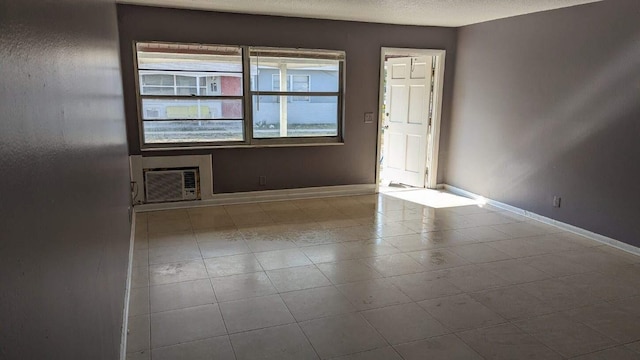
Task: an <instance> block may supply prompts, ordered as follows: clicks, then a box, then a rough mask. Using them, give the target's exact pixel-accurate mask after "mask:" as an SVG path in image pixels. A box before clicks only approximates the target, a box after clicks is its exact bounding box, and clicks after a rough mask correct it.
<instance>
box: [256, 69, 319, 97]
mask: <svg viewBox="0 0 640 360" xmlns="http://www.w3.org/2000/svg"><path fill="white" fill-rule="evenodd" d="M310 79H311V76H310V75H289V76H288V77H287V91H291V92H309V90H310V89H311V86H310V81H309V80H310ZM271 83H272V86H271V89H272V90H273V91H280V75H279V74H272V75H271ZM252 88H253V87H252ZM289 101H309V97H308V96H291V97H289ZM278 102H280V101H279V99H278Z"/></svg>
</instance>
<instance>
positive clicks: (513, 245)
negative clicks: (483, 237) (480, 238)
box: [487, 238, 554, 258]
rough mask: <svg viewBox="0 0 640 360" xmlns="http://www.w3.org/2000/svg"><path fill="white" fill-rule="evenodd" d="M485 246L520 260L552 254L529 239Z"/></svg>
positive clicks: (498, 242) (494, 242) (510, 240)
mask: <svg viewBox="0 0 640 360" xmlns="http://www.w3.org/2000/svg"><path fill="white" fill-rule="evenodd" d="M487 245H489V246H491V247H492V248H494V249H498V250H500V251H502V252H503V253H505V254H508V255H509V256H511V257H512V258H521V257H526V256H535V255H542V254H548V253H551V252H554V251H549V250H548V249H547V248H545V247H543V246H540V245H538V244H537V243H536V242H535V241H531V240H530V238H516V239H506V240H498V241H491V242H488V243H487Z"/></svg>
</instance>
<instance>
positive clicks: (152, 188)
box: [144, 168, 200, 203]
mask: <svg viewBox="0 0 640 360" xmlns="http://www.w3.org/2000/svg"><path fill="white" fill-rule="evenodd" d="M144 189H145V197H146V202H147V203H159V202H169V201H187V200H199V199H200V175H199V171H198V168H173V169H145V170H144Z"/></svg>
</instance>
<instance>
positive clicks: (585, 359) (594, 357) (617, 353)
mask: <svg viewBox="0 0 640 360" xmlns="http://www.w3.org/2000/svg"><path fill="white" fill-rule="evenodd" d="M638 359H640V354H639V353H637V352H635V351H633V350H631V349H629V348H627V347H624V346H618V347H614V348H611V349H607V350H602V351H596V352H594V353H591V354H587V355H582V356H578V357H575V358H572V360H638Z"/></svg>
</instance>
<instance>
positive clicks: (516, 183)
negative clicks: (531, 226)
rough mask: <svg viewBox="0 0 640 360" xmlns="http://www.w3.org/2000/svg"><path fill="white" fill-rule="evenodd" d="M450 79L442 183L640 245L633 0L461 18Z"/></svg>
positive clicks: (639, 51)
mask: <svg viewBox="0 0 640 360" xmlns="http://www.w3.org/2000/svg"><path fill="white" fill-rule="evenodd" d="M454 87H455V90H454V103H453V114H452V123H451V135H450V144H449V152H448V159H447V160H448V161H447V164H448V165H447V169H446V173H445V181H446V182H447V183H449V184H451V185H454V186H457V187H461V188H463V189H467V190H469V191H472V192H475V193H478V194H482V195H484V196H487V197H489V198H492V199H496V200H498V201H502V202H505V203H507V204H510V205H513V206H517V207H519V208H523V209H526V210H529V211H533V212H535V213H538V214H541V215H544V216H547V217H551V218H553V219H557V220H560V221H562V222H566V223H569V224H572V225H576V226H579V227H582V228H585V229H588V230H591V231H594V232H596V233H599V234H603V235H606V236H610V237H612V238H615V239H618V240H621V241H624V242H627V243H629V244H632V245H635V246H640V225H639V224H640V222H639V221H638V219H639V218H640V204H638V200H639V199H640V186H639V183H640V181H639V180H640V138H639V135H640V2H638V1H637V0H620V1H604V2H601V3H594V4H590V5H584V6H578V7H572V8H567V9H562V10H555V11H550V12H544V13H539V14H534V15H527V16H520V17H516V18H510V19H505V20H498V21H493V22H489V23H484V24H479V25H474V26H468V27H463V28H461V29H460V30H459V33H458V56H457V63H456V79H455V85H454ZM554 195H560V196H562V207H561V208H559V209H558V208H553V207H552V199H553V196H554Z"/></svg>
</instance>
